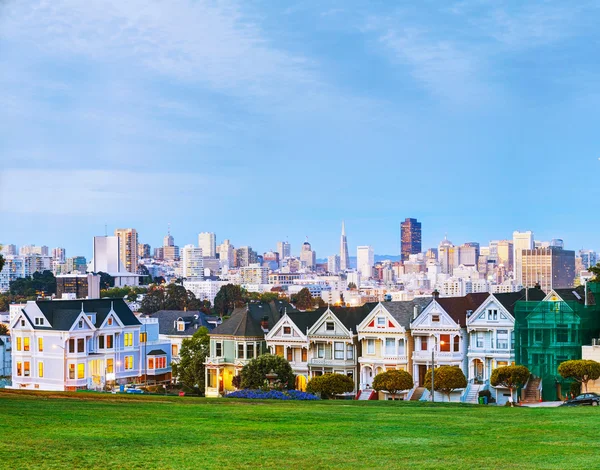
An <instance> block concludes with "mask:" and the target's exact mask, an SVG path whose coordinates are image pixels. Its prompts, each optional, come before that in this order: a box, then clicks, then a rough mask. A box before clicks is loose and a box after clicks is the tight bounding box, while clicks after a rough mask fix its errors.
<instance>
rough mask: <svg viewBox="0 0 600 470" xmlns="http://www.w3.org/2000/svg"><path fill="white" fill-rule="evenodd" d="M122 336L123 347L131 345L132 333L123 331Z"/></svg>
mask: <svg viewBox="0 0 600 470" xmlns="http://www.w3.org/2000/svg"><path fill="white" fill-rule="evenodd" d="M123 337H124V344H125V347H130V346H133V333H125V334H124V335H123Z"/></svg>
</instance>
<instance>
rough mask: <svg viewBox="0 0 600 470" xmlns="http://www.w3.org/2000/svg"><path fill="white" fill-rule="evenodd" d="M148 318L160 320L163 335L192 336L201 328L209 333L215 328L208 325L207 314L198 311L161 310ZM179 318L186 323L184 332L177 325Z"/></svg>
mask: <svg viewBox="0 0 600 470" xmlns="http://www.w3.org/2000/svg"><path fill="white" fill-rule="evenodd" d="M148 316H149V317H151V318H157V319H158V332H159V333H160V334H161V335H177V336H192V335H193V334H194V333H195V332H196V331H197V330H198V328H200V327H201V326H204V327H206V328H208V330H209V331H210V330H211V329H212V328H213V325H212V324H210V323H208V320H207V317H206V314H205V313H204V312H200V311H198V310H187V311H184V310H159V311H158V312H154V313H153V314H151V315H148ZM179 318H181V319H182V320H183V322H184V323H185V329H184V330H183V331H178V330H177V325H176V324H175V322H176V321H177V320H178V319H179Z"/></svg>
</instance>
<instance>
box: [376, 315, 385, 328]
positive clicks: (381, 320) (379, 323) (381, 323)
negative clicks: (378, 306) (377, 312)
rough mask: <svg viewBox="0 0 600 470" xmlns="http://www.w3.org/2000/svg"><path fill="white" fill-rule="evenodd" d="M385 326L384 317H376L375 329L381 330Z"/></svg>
mask: <svg viewBox="0 0 600 470" xmlns="http://www.w3.org/2000/svg"><path fill="white" fill-rule="evenodd" d="M384 326H385V317H377V327H378V328H381V327H384Z"/></svg>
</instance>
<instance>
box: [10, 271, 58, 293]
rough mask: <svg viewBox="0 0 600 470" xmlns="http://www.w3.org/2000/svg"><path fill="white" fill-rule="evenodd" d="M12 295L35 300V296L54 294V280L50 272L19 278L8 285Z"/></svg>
mask: <svg viewBox="0 0 600 470" xmlns="http://www.w3.org/2000/svg"><path fill="white" fill-rule="evenodd" d="M9 290H10V293H11V294H12V295H17V296H23V297H27V298H30V299H35V298H36V296H37V295H40V294H44V295H48V296H49V295H52V294H56V278H55V277H54V274H52V271H48V270H46V271H43V272H41V273H40V272H35V273H33V275H32V276H30V277H21V278H19V279H15V280H14V281H12V282H11V283H10V287H9Z"/></svg>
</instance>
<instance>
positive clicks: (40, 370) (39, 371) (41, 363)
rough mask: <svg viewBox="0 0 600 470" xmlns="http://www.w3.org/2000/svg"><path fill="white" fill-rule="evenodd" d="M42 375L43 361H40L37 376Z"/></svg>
mask: <svg viewBox="0 0 600 470" xmlns="http://www.w3.org/2000/svg"><path fill="white" fill-rule="evenodd" d="M43 376H44V363H43V362H42V361H39V362H38V377H43Z"/></svg>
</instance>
